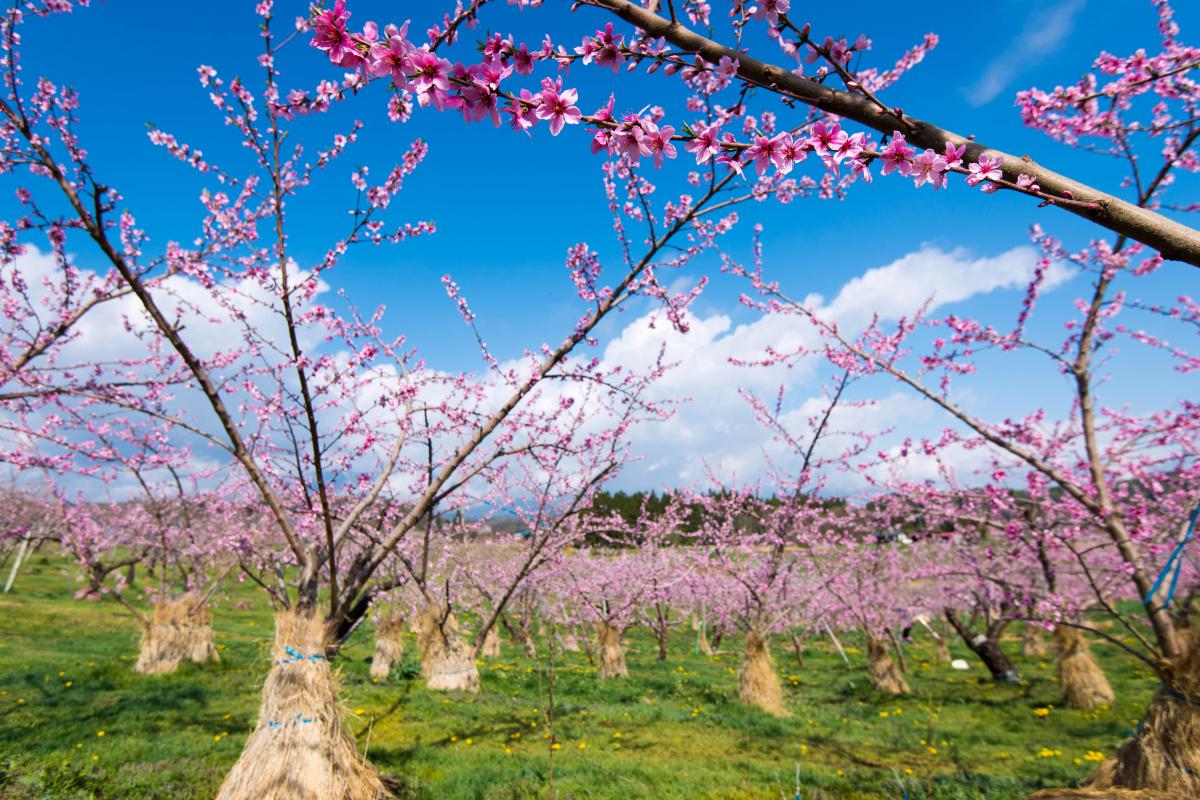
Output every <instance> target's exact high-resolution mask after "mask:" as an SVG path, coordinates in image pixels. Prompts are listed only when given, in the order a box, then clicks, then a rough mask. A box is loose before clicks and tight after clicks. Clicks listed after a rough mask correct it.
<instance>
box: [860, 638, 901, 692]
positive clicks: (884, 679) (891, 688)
mask: <svg viewBox="0 0 1200 800" xmlns="http://www.w3.org/2000/svg"><path fill="white" fill-rule="evenodd" d="M867 662H868V663H869V664H870V669H871V683H872V684H873V685H874V686H875V688H876V689H878V690H879V691H881V692H883V693H884V694H892V695H897V694H908V682H907V681H905V680H904V676H903V675H901V674H900V670H899V668H897V667H896V662H895V661H893V660H892V655H891V653H889V652H888V649H887V643H886V642H884V641H883V640H882V639H880V638H878V637H876V636H873V635H871V634H869V633H868V634H867Z"/></svg>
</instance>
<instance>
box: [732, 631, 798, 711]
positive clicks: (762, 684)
mask: <svg viewBox="0 0 1200 800" xmlns="http://www.w3.org/2000/svg"><path fill="white" fill-rule="evenodd" d="M738 699H739V700H741V701H742V702H743V703H745V704H746V705H749V706H755V707H757V708H761V709H762V710H763V711H765V712H767V713H768V714H773V715H775V716H777V717H786V716H788V712H787V709H786V708H784V707H783V686H782V685H781V684H780V683H779V676H778V675H777V674H776V673H775V662H774V661H773V660H772V659H771V650H770V648H769V647H768V646H767V638H766V637H765V636H764V635H763V634H761V633H758V632H757V631H750V633H748V634H746V652H745V654H744V657H743V660H742V669H741V672H739V673H738Z"/></svg>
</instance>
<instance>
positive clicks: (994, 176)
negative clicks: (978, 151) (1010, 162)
mask: <svg viewBox="0 0 1200 800" xmlns="http://www.w3.org/2000/svg"><path fill="white" fill-rule="evenodd" d="M1001 163H1002V162H1001V161H1000V157H999V156H989V155H988V154H987V153H984V154H983V155H981V156H979V160H978V161H976V162H975V163H973V164H969V165H967V169H968V170H969V171H970V173H971V174H969V175H968V176H967V185H968V186H978V185H979V184H981V183H984V182H985V181H988V182H989V183H985V184H984V187H983V189H984V191H988V187H989V186H990V187H992V191H995V189H996V185H995V184H994V183H990V181H998V180H1000V179H1001V178H1003V177H1004V173H1003V172H1001V171H1000V164H1001Z"/></svg>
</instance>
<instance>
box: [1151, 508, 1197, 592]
mask: <svg viewBox="0 0 1200 800" xmlns="http://www.w3.org/2000/svg"><path fill="white" fill-rule="evenodd" d="M1197 517H1200V504H1197V505H1196V507H1195V508H1194V509H1193V510H1192V517H1191V520H1190V521H1189V522H1188V527H1187V532H1186V533H1184V535H1183V538H1182V539H1180V540H1179V544H1177V545H1175V549H1174V550H1172V551H1171V555H1170V557H1169V558H1167V563H1166V564H1164V565H1163V568H1162V572H1160V573H1158V579H1157V580H1156V581H1154V586H1152V587H1151V588H1150V593H1149V594H1147V595H1146V598H1145V599H1144V600H1143V601H1142V603H1143V604H1144V605H1150V602H1151V601H1152V600H1153V599H1154V595H1156V594H1158V590H1159V589H1161V588H1162V585H1163V581H1165V580H1166V579H1167V575H1168V574H1170V575H1171V583H1170V585H1169V586H1168V587H1167V599H1166V602H1164V603H1163V608H1167V607H1169V606H1170V605H1171V601H1172V600H1174V599H1175V589H1176V587H1177V586H1178V585H1179V573H1180V572H1181V571H1183V548H1184V547H1185V546H1186V545H1187V543H1188V542H1189V541H1191V539H1192V536H1193V535H1195V533H1196V518H1197Z"/></svg>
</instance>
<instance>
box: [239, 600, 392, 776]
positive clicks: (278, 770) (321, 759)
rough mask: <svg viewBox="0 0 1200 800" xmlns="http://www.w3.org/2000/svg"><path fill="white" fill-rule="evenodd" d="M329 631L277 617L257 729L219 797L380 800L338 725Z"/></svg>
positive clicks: (367, 767) (295, 617)
mask: <svg viewBox="0 0 1200 800" xmlns="http://www.w3.org/2000/svg"><path fill="white" fill-rule="evenodd" d="M330 638H331V637H330V635H329V629H328V627H327V626H326V625H325V622H324V620H322V619H321V618H320V617H319V616H317V615H307V614H300V613H297V612H295V611H285V612H284V613H282V614H279V615H278V616H276V618H275V642H274V645H273V646H272V648H271V653H272V659H273V664H272V667H271V670H270V672H268V673H267V679H266V682H265V683H264V684H263V690H262V704H261V705H260V707H259V711H258V724H257V725H256V726H255V728H254V731H253V732H252V733H251V734H250V738H249V739H247V741H246V746H245V748H243V750H242V755H241V757H240V758H239V759H238V760H237V763H236V764H234V765H233V769H232V770H230V772H229V774H228V775H227V776H226V778H225V781H224V783H222V784H221V788H220V790H219V791H218V792H217V798H216V800H383V799H384V798H387V797H389V796H390V794H389V793H388V791H387V789H386V788H385V787H384V785H383V782H382V780H381V779H380V777H379V773H378V772H377V771H376V770H375V768H374V767H373V766H372V765H371V764H370V762H368V761H367V760H366V759H364V758H363V757H362V756H361V755H360V754H359V752H358V747H357V746H356V745H355V742H354V737H353V736H351V734H350V731H348V730H347V729H346V728H345V727H343V726H342V714H343V709H342V705H341V702H340V699H339V689H340V687H339V685H338V678H337V676H336V675H335V674H334V672H333V670H332V669H331V668H330V666H329V661H328V660H327V659H326V658H325V653H326V649H327V647H328V645H329V643H330Z"/></svg>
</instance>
